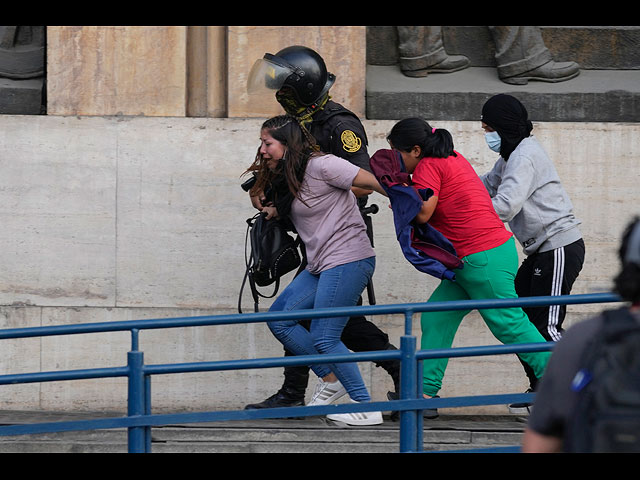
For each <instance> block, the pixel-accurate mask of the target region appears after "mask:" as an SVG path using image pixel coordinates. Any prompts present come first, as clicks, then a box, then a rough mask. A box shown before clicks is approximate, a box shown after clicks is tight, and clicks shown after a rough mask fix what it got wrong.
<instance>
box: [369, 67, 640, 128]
mask: <svg viewBox="0 0 640 480" xmlns="http://www.w3.org/2000/svg"><path fill="white" fill-rule="evenodd" d="M498 93H508V94H510V95H513V96H514V97H516V98H518V99H519V100H520V101H521V102H523V104H524V105H525V106H526V108H527V111H528V112H529V118H530V119H531V120H532V121H535V122H637V121H640V70H584V71H581V72H580V75H578V76H577V77H576V78H573V79H571V80H569V81H566V82H560V83H546V82H529V84H528V85H522V86H520V85H508V84H506V83H504V82H502V81H500V79H498V76H497V73H496V70H495V69H494V68H488V67H472V68H467V69H465V70H461V71H459V72H454V73H447V74H433V75H429V76H427V77H425V78H409V77H406V76H404V75H403V74H402V73H401V72H400V70H399V69H398V68H397V66H375V65H369V66H368V67H367V112H366V117H367V119H369V120H398V119H400V118H405V117H410V116H419V117H422V118H425V119H426V120H447V121H456V120H460V121H469V120H471V121H478V122H479V121H480V112H481V110H482V105H484V102H486V101H487V99H489V98H490V97H492V96H493V95H496V94H498Z"/></svg>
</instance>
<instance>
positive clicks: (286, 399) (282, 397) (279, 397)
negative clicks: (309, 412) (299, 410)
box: [244, 391, 304, 410]
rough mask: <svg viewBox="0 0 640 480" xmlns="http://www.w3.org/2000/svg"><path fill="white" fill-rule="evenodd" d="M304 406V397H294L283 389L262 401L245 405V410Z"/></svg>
mask: <svg viewBox="0 0 640 480" xmlns="http://www.w3.org/2000/svg"><path fill="white" fill-rule="evenodd" d="M302 406H304V398H293V397H290V396H288V395H286V394H285V393H283V392H282V391H279V392H278V393H275V394H273V395H271V396H270V397H269V398H267V399H266V400H263V401H262V402H260V403H251V404H249V405H247V406H246V407H244V409H245V410H258V409H261V408H278V407H302Z"/></svg>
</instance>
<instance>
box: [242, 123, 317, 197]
mask: <svg viewBox="0 0 640 480" xmlns="http://www.w3.org/2000/svg"><path fill="white" fill-rule="evenodd" d="M261 131H266V132H267V133H269V135H271V137H273V139H274V140H277V141H278V142H280V143H282V144H283V145H284V146H285V147H286V151H285V155H284V158H283V159H282V160H281V161H280V162H279V163H278V166H277V167H276V168H275V170H271V169H269V168H268V167H267V162H265V161H264V160H263V158H262V155H260V149H258V152H257V154H256V158H255V160H254V161H253V163H252V164H251V166H250V167H249V168H248V169H247V171H246V172H245V173H250V172H253V173H257V180H256V183H255V185H254V186H253V187H252V188H251V189H250V190H249V193H250V194H251V195H257V194H258V193H260V192H262V191H264V190H265V188H266V187H267V186H268V185H270V184H271V183H272V182H273V181H274V180H275V179H276V178H277V177H278V176H280V175H284V177H285V179H286V182H287V186H288V188H289V191H290V192H291V193H292V194H293V195H294V196H295V197H297V198H298V199H300V196H299V192H300V188H301V185H302V179H303V177H304V171H305V168H306V165H307V161H308V160H309V157H310V156H311V155H313V154H315V153H317V152H318V151H319V149H318V146H317V144H316V141H315V139H314V138H313V137H312V136H311V134H310V133H309V132H308V131H307V129H306V128H304V127H303V126H302V125H300V124H299V123H298V121H297V120H296V118H295V117H292V116H290V115H279V116H277V117H273V118H270V119H269V120H267V121H265V122H264V123H263V124H262V128H261Z"/></svg>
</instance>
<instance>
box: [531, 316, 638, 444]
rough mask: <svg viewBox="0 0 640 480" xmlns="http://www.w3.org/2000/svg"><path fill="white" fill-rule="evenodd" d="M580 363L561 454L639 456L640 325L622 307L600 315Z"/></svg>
mask: <svg viewBox="0 0 640 480" xmlns="http://www.w3.org/2000/svg"><path fill="white" fill-rule="evenodd" d="M583 365H584V368H582V370H581V371H580V372H579V374H578V375H577V376H576V379H575V380H574V387H575V388H576V389H579V393H578V395H579V396H578V400H577V404H576V408H575V410H574V412H572V420H571V422H570V424H569V426H568V430H567V438H566V440H565V448H566V450H567V451H570V452H582V453H588V452H603V453H605V452H640V322H638V320H637V319H636V318H634V316H633V315H632V314H631V313H630V312H629V310H628V309H627V308H621V309H618V310H608V311H606V312H604V321H603V326H602V329H601V331H600V332H599V333H598V335H596V336H595V337H594V341H593V343H592V344H591V345H590V346H589V347H588V348H587V349H586V352H585V360H584V363H583ZM580 387H582V388H580ZM558 401H562V399H558ZM534 408H535V407H534Z"/></svg>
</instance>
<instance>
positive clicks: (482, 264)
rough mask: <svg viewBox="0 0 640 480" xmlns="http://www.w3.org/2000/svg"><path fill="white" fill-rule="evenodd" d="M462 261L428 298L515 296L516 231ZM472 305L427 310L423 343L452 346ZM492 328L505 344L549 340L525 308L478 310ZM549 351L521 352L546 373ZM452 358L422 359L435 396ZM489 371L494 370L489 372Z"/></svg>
mask: <svg viewBox="0 0 640 480" xmlns="http://www.w3.org/2000/svg"><path fill="white" fill-rule="evenodd" d="M463 260H464V267H463V268H462V269H460V270H456V280H455V281H450V280H443V281H442V282H441V283H440V285H439V286H438V287H437V288H436V289H435V291H434V292H433V294H432V295H431V298H429V302H444V301H455V300H469V299H473V300H480V299H487V298H515V297H517V295H516V291H515V287H514V279H515V275H516V272H517V270H518V253H517V251H516V245H515V241H514V239H513V237H511V238H510V239H509V240H508V241H507V242H505V243H504V244H502V245H500V246H499V247H496V248H492V249H490V250H486V251H484V252H479V253H474V254H472V255H468V256H466V257H464V258H463ZM470 311H471V310H457V311H445V312H424V313H423V314H422V317H421V324H422V340H421V345H420V346H421V348H422V349H423V350H427V349H440V348H450V347H451V345H452V343H453V338H454V337H455V334H456V331H457V330H458V327H459V326H460V322H461V321H462V319H463V317H464V316H465V315H467V314H468V313H469V312H470ZM479 313H480V315H481V316H482V318H483V320H484V321H485V323H486V324H487V326H488V327H489V329H490V330H491V333H493V335H494V336H495V337H496V338H497V339H498V340H499V341H500V342H502V343H503V344H510V343H537V342H545V339H544V337H543V336H542V335H541V334H540V332H538V330H537V329H536V327H535V326H534V325H533V324H532V323H531V322H530V321H529V319H528V317H527V315H526V314H525V313H524V312H523V311H522V309H521V308H497V309H487V310H480V312H479ZM550 355H551V352H536V353H522V354H519V356H520V358H521V359H522V361H524V362H525V363H527V364H529V365H530V366H531V367H532V368H533V371H534V373H535V375H536V377H538V378H540V377H542V374H543V372H544V369H545V367H546V366H547V362H548V360H549V356H550ZM448 362H449V359H448V358H438V359H428V360H424V361H423V392H424V393H425V394H426V395H429V396H434V395H436V394H437V393H438V391H439V390H440V388H441V387H442V377H443V376H444V372H445V369H446V368H447V363H448ZM487 375H491V372H487Z"/></svg>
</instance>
